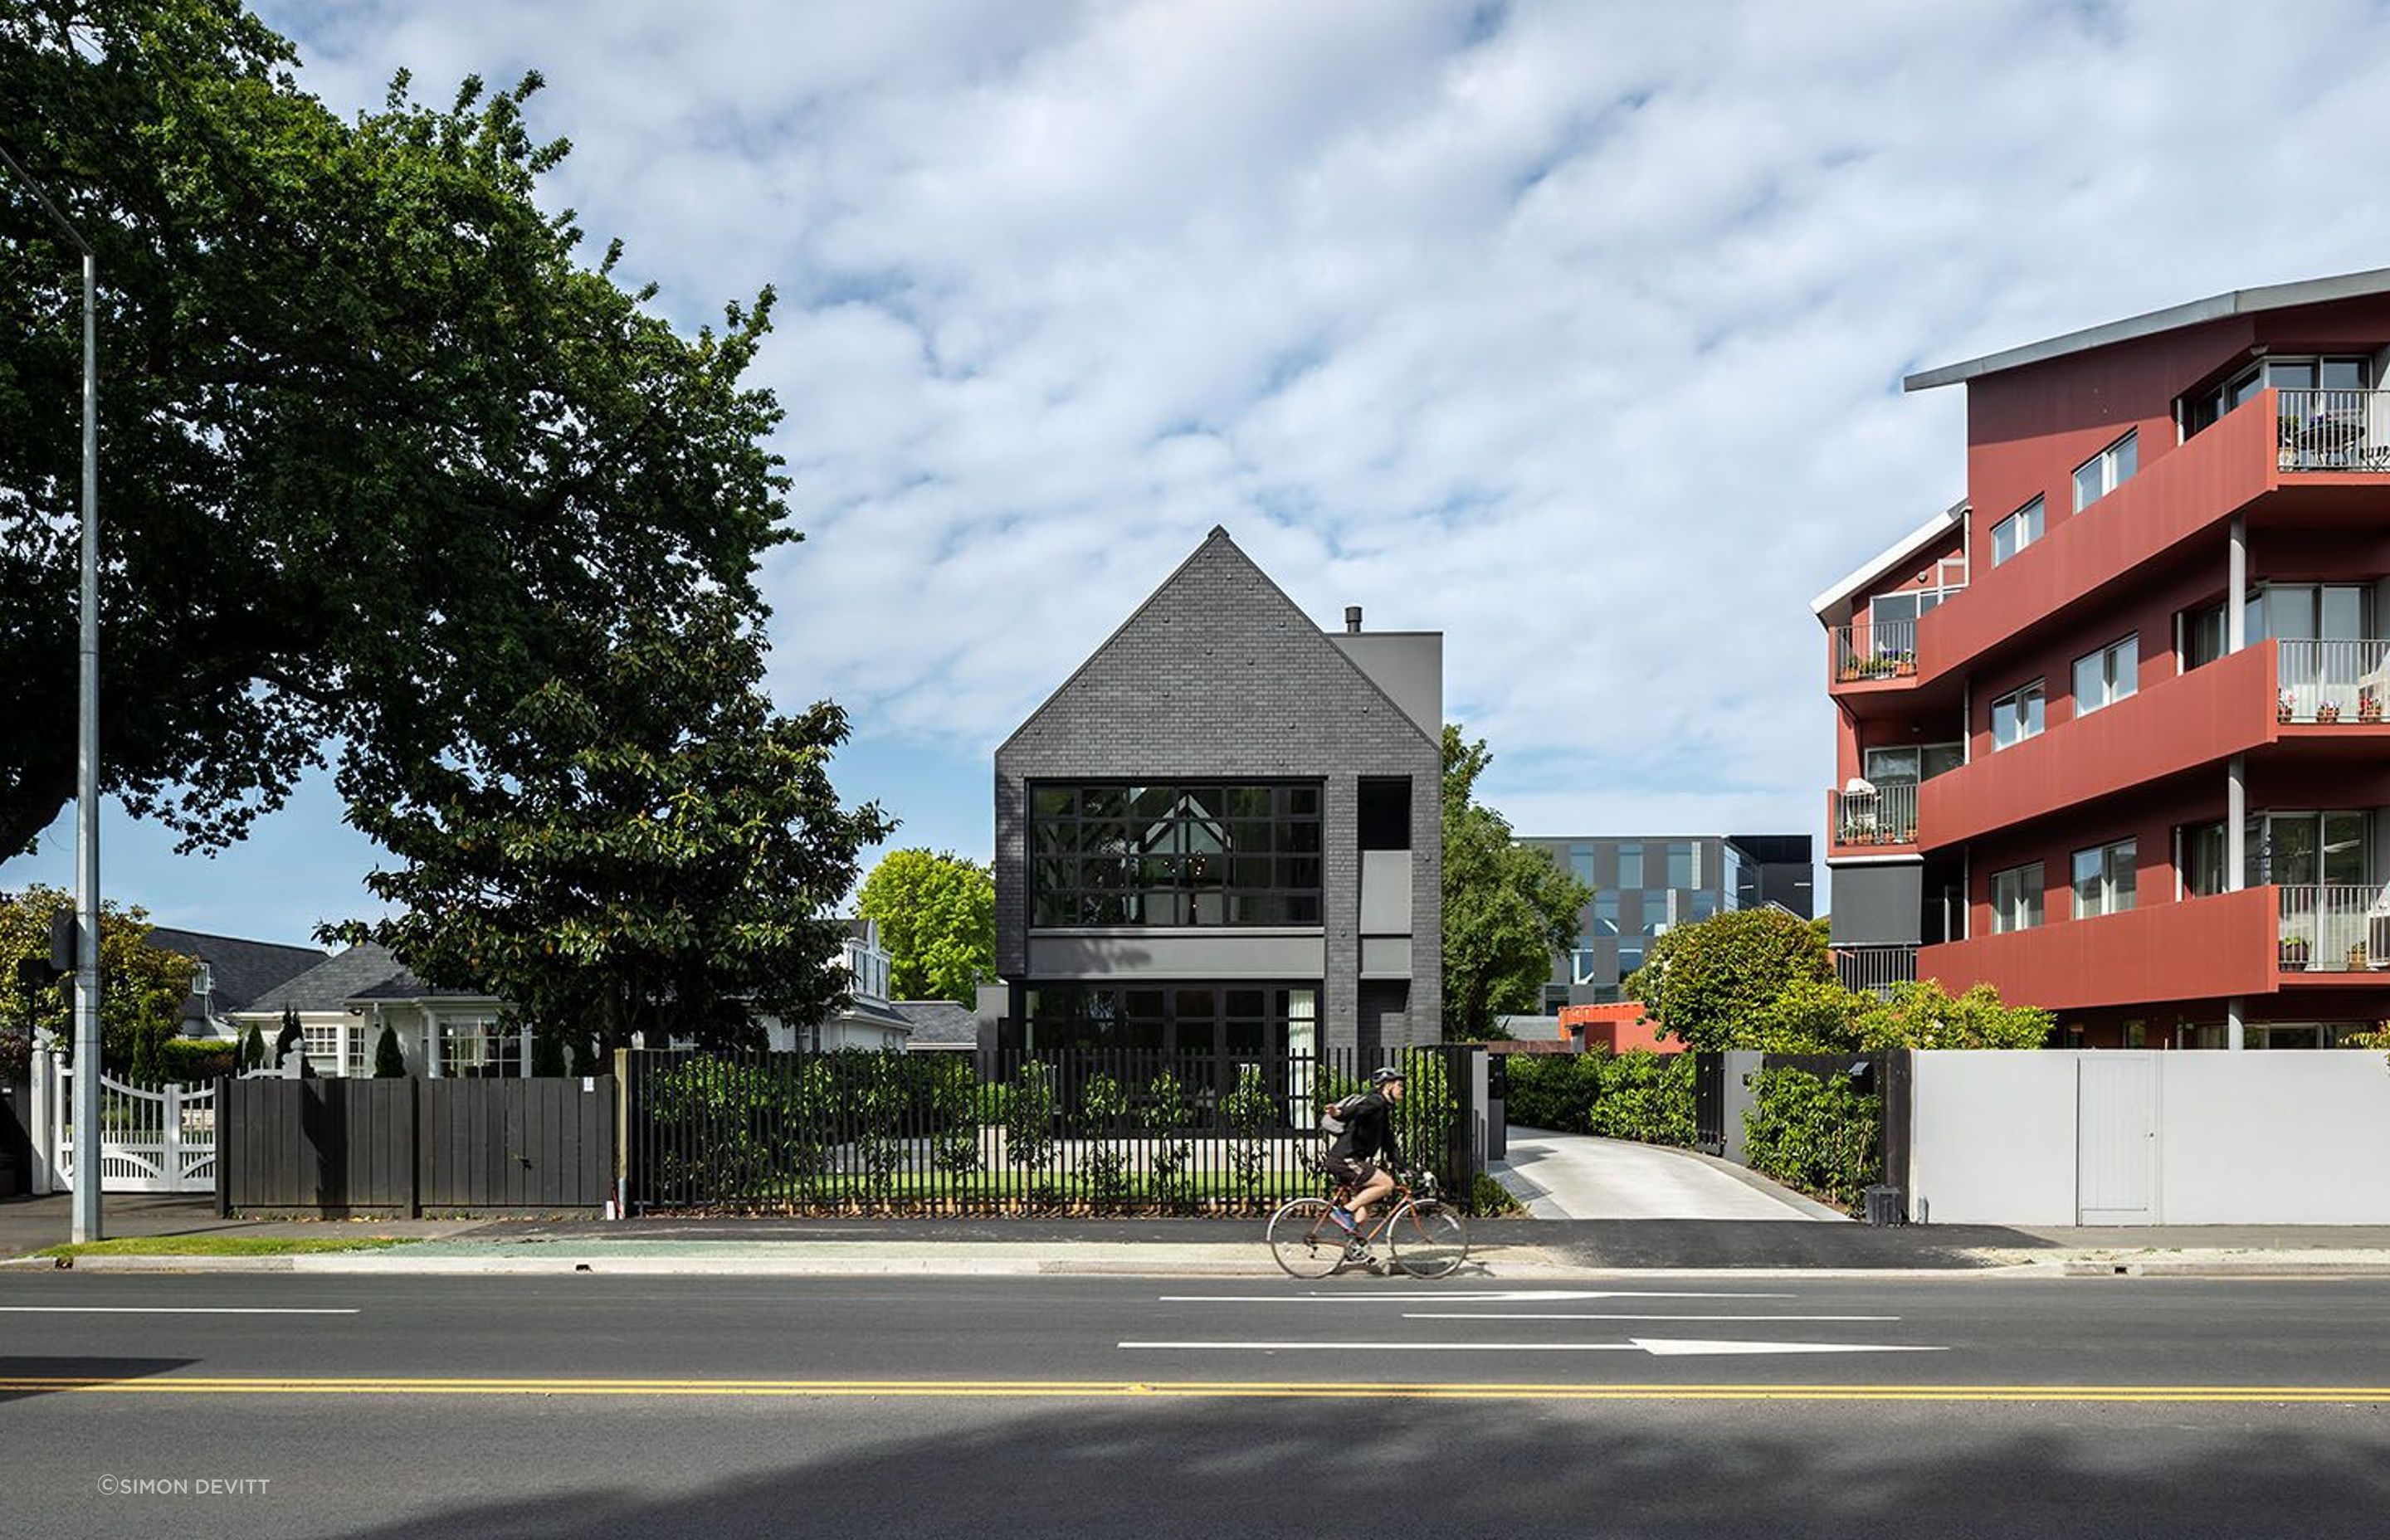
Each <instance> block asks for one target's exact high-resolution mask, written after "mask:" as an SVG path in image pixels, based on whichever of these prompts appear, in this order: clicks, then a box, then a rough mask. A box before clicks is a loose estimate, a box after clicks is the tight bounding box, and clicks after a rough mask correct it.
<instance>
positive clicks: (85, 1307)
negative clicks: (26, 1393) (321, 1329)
mask: <svg viewBox="0 0 2390 1540" xmlns="http://www.w3.org/2000/svg"><path fill="white" fill-rule="evenodd" d="M0 1312H6V1314H8V1315H357V1314H359V1313H360V1307H359V1306H355V1305H298V1304H0Z"/></svg>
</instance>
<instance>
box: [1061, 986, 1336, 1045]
mask: <svg viewBox="0 0 2390 1540" xmlns="http://www.w3.org/2000/svg"><path fill="white" fill-rule="evenodd" d="M1027 995H1028V998H1027V1001H1026V1002H1025V1004H1026V1012H1025V1020H1023V1022H1022V1026H1023V1033H1022V1046H1023V1047H1024V1048H1026V1049H1028V1050H1029V1051H1030V1052H1032V1053H1041V1052H1047V1051H1051V1050H1055V1049H1066V1048H1108V1049H1120V1050H1124V1051H1126V1052H1130V1053H1153V1054H1170V1055H1179V1054H1213V1055H1220V1056H1225V1057H1227V1058H1228V1059H1263V1058H1269V1059H1277V1058H1279V1057H1280V1056H1282V1055H1285V1054H1287V1053H1289V1052H1294V1053H1308V1052H1311V1051H1313V1049H1314V1048H1316V1046H1317V1022H1318V1017H1319V990H1318V986H1317V984H1313V983H1309V982H1305V983H1300V984H1293V983H1285V984H1248V983H1170V984H1150V985H1124V984H1092V983H1084V984H1083V983H1073V984H1041V985H1034V986H1033V987H1031V988H1030V989H1029V990H1028V992H1027Z"/></svg>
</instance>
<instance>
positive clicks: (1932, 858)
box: [1815, 269, 2390, 1048]
mask: <svg viewBox="0 0 2390 1540" xmlns="http://www.w3.org/2000/svg"><path fill="white" fill-rule="evenodd" d="M2385 374H2390V269H2385V270H2383V271H2379V272H2371V273H2361V274H2353V275H2350V276H2345V277H2337V278H2325V279H2319V280H2317V281H2314V282H2310V283H2296V284H2283V285H2279V286H2276V287H2273V288H2268V289H2247V290H2243V291H2241V292H2237V293H2231V294H2224V295H2218V296H2217V297H2216V298H2214V299H2210V300H2203V301H2199V302H2195V303H2191V304H2186V305H2178V306H2177V307H2175V308H2173V309H2170V310H2163V311H2159V312H2156V313H2154V314H2148V315H2141V316H2137V317H2134V318H2133V319H2130V320H2125V321H2118V322H2114V323H2112V324H2110V325H2107V326H2101V327H2092V328H2090V329H2089V330H2087V331H2079V332H2073V333H2070V334H2068V335H2066V336H2063V337H2056V338H2051V339H2049V340H2047V341H2041V342H2036V343H2032V344H2030V345H2028V346H2024V347H2020V348H2014V349H2011V350H2010V351H2008V352H2005V353H1993V354H1991V355H1989V356H1987V357H1984V358H1977V359H1972V360H1970V361H1968V362H1966V363H1963V364H1954V365H1951V366H1947V367H1946V368H1938V369H1932V370H1929V371H1927V372H1925V373H1923V374H1919V375H1915V376H1912V377H1911V378H1910V379H1908V381H1907V387H1908V389H1909V390H1911V391H1922V390H1934V389H1938V388H1940V387H1943V386H1947V385H1963V386H1964V387H1965V388H1966V391H1967V497H1966V499H1965V501H1963V502H1961V503H1960V504H1959V505H1958V506H1956V507H1952V508H1950V509H1949V510H1948V511H1947V512H1945V513H1942V514H1938V515H1936V516H1935V517H1934V518H1933V519H1932V520H1928V521H1927V522H1926V523H1925V524H1924V525H1923V526H1922V527H1921V528H1920V529H1918V530H1916V531H1914V532H1912V533H1910V534H1909V535H1908V537H1907V538H1906V539H1904V540H1902V541H1900V542H1899V543H1898V544H1896V545H1894V546H1892V547H1891V548H1890V549H1888V550H1886V551H1885V552H1883V554H1882V556H1880V557H1878V558H1876V559H1874V560H1873V561H1870V563H1868V564H1867V565H1866V566H1865V567H1863V568H1861V569H1860V570H1859V571H1857V572H1854V573H1852V574H1851V575H1850V576H1849V577H1848V578H1847V579H1845V580H1844V582H1842V583H1840V584H1836V585H1835V586H1834V587H1833V588H1831V589H1830V590H1828V591H1827V592H1826V593H1825V594H1823V595H1821V596H1819V597H1818V600H1817V602H1816V605H1815V609H1816V610H1817V613H1818V619H1819V620H1820V621H1821V622H1824V624H1825V626H1826V628H1827V631H1828V635H1829V651H1828V661H1829V681H1830V682H1829V686H1828V688H1829V692H1830V694H1831V698H1832V699H1833V703H1834V719H1835V766H1836V777H1837V784H1836V786H1835V788H1834V789H1832V790H1831V792H1830V793H1829V804H1828V819H1827V862H1828V866H1829V867H1830V868H1831V871H1832V874H1833V878H1832V880H1833V894H1832V898H1833V904H1832V907H1833V918H1834V937H1835V942H1836V945H1837V948H1838V952H1839V954H1840V958H1841V962H1842V966H1843V968H1844V976H1845V978H1846V980H1848V981H1849V982H1852V983H1854V984H1855V985H1867V984H1882V983H1886V982H1892V981H1895V980H1897V979H1902V978H1908V977H1921V978H1932V979H1938V980H1940V981H1941V982H1943V984H1944V985H1945V986H1946V987H1947V988H1949V989H1951V990H1953V991H1954V992H1955V991H1957V990H1960V989H1963V988H1965V987H1966V986H1968V985H1970V984H1972V983H1974V982H1977V981H1978V980H1981V981H1985V982H1990V983H1992V984H1993V985H1995V986H1997V987H1998V990H1999V992H2000V995H2001V996H2002V997H2003V998H2005V999H2008V1000H2011V1001H2013V1002H2017V1003H2022V1004H2030V1005H2037V1006H2043V1007H2048V1008H2049V1009H2051V1010H2053V1011H2055V1012H2056V1013H2057V1016H2058V1019H2059V1021H2060V1023H2061V1027H2062V1038H2063V1040H2065V1041H2069V1042H2075V1043H2079V1044H2081V1045H2083V1046H2095V1047H2096V1046H2150V1047H2223V1048H2242V1047H2250V1048H2257V1047H2276V1048H2280V1047H2312V1046H2324V1047H2328V1046H2334V1045H2336V1044H2338V1043H2339V1042H2341V1041H2342V1040H2344V1039H2345V1037H2346V1035H2347V1034H2348V1033H2351V1032H2353V1031H2358V1030H2363V1029H2365V1028H2368V1027H2371V1025H2373V1024H2374V1023H2376V1022H2379V1021H2381V1020H2384V1018H2385V1017H2390V970H2385V969H2390V884H2386V883H2385V879H2390V720H2385V718H2390V712H2385V707H2390V641H2384V639H2383V638H2384V637H2390V391H2385V390H2384V389H2382V387H2383V386H2384V383H2385Z"/></svg>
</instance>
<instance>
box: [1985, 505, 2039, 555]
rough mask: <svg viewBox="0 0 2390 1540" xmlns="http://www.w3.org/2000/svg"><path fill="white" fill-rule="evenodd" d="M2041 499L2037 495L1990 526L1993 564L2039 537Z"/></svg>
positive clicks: (2014, 553)
mask: <svg viewBox="0 0 2390 1540" xmlns="http://www.w3.org/2000/svg"><path fill="white" fill-rule="evenodd" d="M2041 512H2042V505H2041V499H2040V498H2038V497H2037V498H2035V499H2034V500H2033V501H2032V502H2030V503H2027V504H2026V505H2025V506H2024V507H2021V508H2019V509H2017V510H2016V512H2014V513H2012V514H2010V515H2009V516H2008V517H2007V518H2006V519H2003V520H2000V521H1999V522H1998V523H1997V524H1995V525H1993V526H1992V565H1993V566H1995V567H1997V566H1998V565H1999V564H2000V563H2001V562H2003V561H2006V560H2007V559H2008V558H2011V557H2012V556H2014V555H2016V554H2017V553H2018V552H2019V551H2021V550H2024V548H2025V547H2026V546H2027V545H2032V544H2033V543H2034V542H2035V541H2037V540H2039V539H2040V538H2041Z"/></svg>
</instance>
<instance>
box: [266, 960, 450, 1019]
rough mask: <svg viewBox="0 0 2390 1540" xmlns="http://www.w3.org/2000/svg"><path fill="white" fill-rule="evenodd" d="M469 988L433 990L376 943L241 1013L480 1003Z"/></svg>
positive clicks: (279, 987)
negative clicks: (354, 1004)
mask: <svg viewBox="0 0 2390 1540" xmlns="http://www.w3.org/2000/svg"><path fill="white" fill-rule="evenodd" d="M487 998H488V996H487V995H475V994H473V993H472V992H470V991H469V990H455V989H434V988H432V987H431V986H430V985H429V984H426V983H425V982H423V981H422V980H420V979H418V978H417V977H416V976H415V975H414V974H412V973H410V972H408V971H407V970H406V968H405V965H403V964H401V963H400V962H399V960H398V959H397V958H396V957H394V956H391V954H390V952H389V949H388V948H386V947H381V946H377V945H375V944H374V943H371V942H367V943H365V944H364V945H362V946H352V947H350V948H349V949H348V950H347V951H345V952H342V953H341V954H339V955H338V956H330V957H326V958H324V959H323V960H322V961H321V962H319V963H317V964H316V965H315V967H314V968H311V969H308V970H307V971H306V972H304V973H302V974H300V975H299V976H298V977H297V978H294V979H290V980H288V981H286V982H283V983H280V984H277V985H276V986H275V987H274V988H272V989H269V990H267V991H265V992H264V993H263V994H262V995H258V996H257V998H255V999H254V1000H251V1002H250V1003H249V1004H248V1005H247V1006H246V1007H242V1014H244V1015H246V1014H252V1013H258V1012H264V1011H277V1012H278V1011H283V1010H296V1011H301V1012H309V1011H315V1012H321V1011H333V1010H345V1009H347V1008H348V1006H349V1002H351V1001H352V1000H433V999H454V1000H481V999H487Z"/></svg>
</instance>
